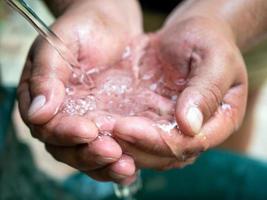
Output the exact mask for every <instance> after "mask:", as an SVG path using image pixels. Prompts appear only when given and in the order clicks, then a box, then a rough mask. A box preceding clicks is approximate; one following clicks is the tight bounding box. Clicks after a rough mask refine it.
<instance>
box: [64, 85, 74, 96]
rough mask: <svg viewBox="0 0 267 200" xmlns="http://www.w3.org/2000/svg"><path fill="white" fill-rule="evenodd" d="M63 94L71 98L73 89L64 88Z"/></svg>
mask: <svg viewBox="0 0 267 200" xmlns="http://www.w3.org/2000/svg"><path fill="white" fill-rule="evenodd" d="M65 92H66V94H67V95H68V96H71V95H73V94H74V88H73V87H66V89H65Z"/></svg>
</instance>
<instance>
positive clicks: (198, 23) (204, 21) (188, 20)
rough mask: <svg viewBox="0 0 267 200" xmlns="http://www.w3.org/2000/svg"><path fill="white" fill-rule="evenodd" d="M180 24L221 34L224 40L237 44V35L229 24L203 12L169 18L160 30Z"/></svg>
mask: <svg viewBox="0 0 267 200" xmlns="http://www.w3.org/2000/svg"><path fill="white" fill-rule="evenodd" d="M181 24H186V26H188V27H189V29H191V30H192V31H195V30H198V31H199V30H202V31H205V30H206V31H212V32H214V34H217V35H219V36H223V37H224V38H225V39H226V40H228V41H229V42H231V43H234V44H236V45H237V36H236V34H235V32H234V31H233V29H232V27H231V25H230V24H229V23H228V22H227V21H225V20H223V19H221V18H219V17H217V16H210V15H205V14H190V15H183V16H181V17H178V16H176V17H175V18H169V19H168V20H167V21H166V23H165V24H164V26H163V28H162V30H161V32H165V31H168V30H170V29H173V28H175V27H178V26H180V25H181Z"/></svg>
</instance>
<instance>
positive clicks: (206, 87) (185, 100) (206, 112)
mask: <svg viewBox="0 0 267 200" xmlns="http://www.w3.org/2000/svg"><path fill="white" fill-rule="evenodd" d="M217 53H218V52H217ZM212 54H213V55H212ZM217 55H220V56H217ZM228 60H229V59H228V58H226V57H224V56H223V54H222V53H220V54H214V53H211V54H210V55H209V56H208V57H206V58H204V59H203V58H200V57H199V56H198V55H195V54H192V57H191V63H192V65H191V71H190V74H189V80H188V84H187V86H186V88H185V89H184V90H183V91H182V93H181V94H180V96H179V98H178V101H177V105H176V120H177V123H178V124H179V127H180V129H181V131H182V132H183V133H184V134H186V135H189V136H194V135H195V134H198V133H199V132H200V130H201V128H202V126H203V124H204V123H205V122H206V121H207V120H208V119H209V118H210V117H211V116H212V115H214V112H215V111H216V110H217V108H218V106H219V105H220V103H222V102H223V99H224V96H225V94H226V93H227V91H228V90H229V88H230V87H232V86H233V85H235V84H239V82H240V81H241V80H236V79H238V78H236V77H237V71H240V70H237V69H240V67H236V66H237V65H238V64H237V62H232V63H231V64H229V63H228ZM241 63H242V62H241ZM230 67H231V68H230ZM233 69H235V70H233ZM240 74H241V73H240Z"/></svg>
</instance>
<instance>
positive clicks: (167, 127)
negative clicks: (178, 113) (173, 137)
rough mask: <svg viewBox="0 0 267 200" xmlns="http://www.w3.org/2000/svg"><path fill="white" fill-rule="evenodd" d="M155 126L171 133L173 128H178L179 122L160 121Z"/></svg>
mask: <svg viewBox="0 0 267 200" xmlns="http://www.w3.org/2000/svg"><path fill="white" fill-rule="evenodd" d="M154 126H157V127H158V128H160V129H161V130H162V131H163V132H166V133H170V132H171V130H173V129H175V128H178V125H177V122H176V121H173V122H170V121H158V122H157V123H156V124H155V125H154Z"/></svg>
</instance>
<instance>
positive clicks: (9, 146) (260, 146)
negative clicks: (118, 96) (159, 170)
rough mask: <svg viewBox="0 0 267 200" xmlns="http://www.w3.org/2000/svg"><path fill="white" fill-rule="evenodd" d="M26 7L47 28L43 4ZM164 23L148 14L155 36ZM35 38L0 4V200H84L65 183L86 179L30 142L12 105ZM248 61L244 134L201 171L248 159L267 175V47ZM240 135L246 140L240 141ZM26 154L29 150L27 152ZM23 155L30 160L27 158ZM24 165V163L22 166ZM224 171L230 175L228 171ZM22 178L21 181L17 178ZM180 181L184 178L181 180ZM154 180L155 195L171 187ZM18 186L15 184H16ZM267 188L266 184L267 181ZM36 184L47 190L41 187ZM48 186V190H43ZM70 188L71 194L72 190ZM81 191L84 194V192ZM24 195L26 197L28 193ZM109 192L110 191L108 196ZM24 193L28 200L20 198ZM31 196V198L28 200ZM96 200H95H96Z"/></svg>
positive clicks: (33, 1) (36, 1) (250, 55)
mask: <svg viewBox="0 0 267 200" xmlns="http://www.w3.org/2000/svg"><path fill="white" fill-rule="evenodd" d="M27 2H28V3H29V5H30V6H31V7H32V8H33V9H34V10H35V11H36V13H37V14H38V15H39V16H40V17H41V18H42V19H44V21H46V22H47V23H48V24H51V23H52V22H53V20H54V19H53V17H52V16H51V14H50V13H49V11H48V10H47V8H46V7H45V6H44V4H43V3H42V2H41V1H39V0H28V1H27ZM164 17H165V15H164V14H159V13H156V12H153V11H149V10H146V12H145V27H146V29H147V30H154V29H156V28H158V27H159V26H160V24H161V23H162V22H163V20H164ZM36 36H37V34H36V32H35V30H34V29H33V28H32V27H31V26H30V25H29V24H28V23H27V22H26V21H25V20H24V19H23V18H22V17H20V16H19V15H18V14H16V13H14V12H12V11H11V10H10V9H9V8H8V7H7V6H6V5H5V4H4V2H3V1H1V2H0V81H1V82H0V84H1V91H0V93H1V94H0V107H1V108H0V111H1V113H0V115H1V118H0V119H1V121H0V126H3V127H1V132H0V135H1V134H2V136H1V137H0V155H1V156H0V163H1V164H0V199H57V198H58V197H60V198H61V199H72V198H73V199H79V198H80V199H82V197H78V196H79V195H78V196H77V194H74V193H77V191H78V188H76V187H75V186H74V185H72V184H70V182H67V180H68V181H69V180H70V179H69V177H73V176H75V177H76V178H77V179H78V180H79V181H80V182H79V184H83V181H84V178H81V175H77V173H76V171H75V170H74V169H72V168H70V167H68V166H66V165H64V164H61V163H59V162H57V161H55V160H54V159H53V158H52V157H51V156H50V155H49V154H48V153H47V152H46V151H45V149H44V146H43V144H42V143H40V142H39V141H38V140H36V139H33V138H32V137H31V135H30V132H29V130H28V128H27V127H26V126H25V125H24V124H23V122H22V120H21V118H20V116H19V113H18V109H17V105H16V103H14V104H12V102H13V101H14V98H15V88H16V86H17V84H18V81H19V78H20V74H21V71H22V68H23V65H24V62H25V58H26V56H27V52H28V50H29V48H30V46H31V44H32V42H33V40H34V38H35V37H36ZM244 56H245V59H246V63H247V65H248V72H249V79H250V96H249V105H248V106H249V107H248V112H247V117H246V119H245V122H244V123H245V125H244V128H243V129H242V130H241V131H240V133H237V134H235V135H234V136H233V137H232V138H231V140H229V141H227V142H226V143H225V144H224V145H222V146H221V149H224V150H223V151H221V150H218V151H217V150H214V152H215V153H214V152H208V154H207V155H206V157H205V156H204V158H203V159H202V160H201V159H200V164H197V166H198V167H200V168H201V166H202V165H201V162H203V163H204V164H207V162H208V161H207V160H209V159H210V158H212V159H218V158H217V157H218V156H221V160H220V162H223V161H225V162H228V160H227V159H228V157H231V156H233V157H231V158H230V160H232V159H234V160H235V159H236V160H238V159H240V160H241V161H240V163H243V164H244V163H246V162H245V161H244V160H246V161H247V159H249V162H250V161H251V162H254V161H255V162H256V163H259V165H260V166H262V168H261V169H262V170H263V171H262V174H267V171H266V170H267V167H266V166H265V165H267V164H266V163H265V162H266V161H267V150H266V144H267V123H266V122H267V103H266V102H267V84H266V81H265V79H266V78H267V76H266V75H267V45H266V44H264V43H262V44H260V45H259V46H258V47H256V48H255V49H254V50H253V51H251V52H248V53H247V54H246V55H244ZM10 114H12V115H10ZM250 130H252V131H251V133H252V134H249V133H247V132H250ZM240 134H241V135H243V136H242V137H241V135H240ZM246 134H247V135H246ZM244 135H246V137H245V139H244V141H242V142H239V144H240V143H241V144H240V145H236V144H237V143H236V141H239V140H243V139H241V138H244ZM20 145H23V146H20ZM25 148H26V149H27V150H25ZM229 150H230V152H229ZM24 155H27V156H26V157H24ZM21 159H23V160H22V161H21ZM224 159H225V160H224ZM243 159H244V160H243ZM250 159H251V160H250ZM20 163H22V164H20ZM203 163H202V164H203ZM27 165H34V166H35V167H34V168H29V167H27ZM223 165H225V164H223ZM237 165H238V164H237ZM11 166H12V167H11ZM248 166H250V164H248ZM253 166H254V165H253ZM255 166H256V167H255ZM255 166H254V168H249V170H251V171H255V169H258V168H257V166H258V165H256V164H255ZM16 167H17V168H19V167H21V168H22V170H20V169H15V168H16ZM265 168H266V170H265ZM225 169H229V171H227V170H225ZM225 169H224V171H223V173H226V174H227V173H228V175H229V173H230V171H231V170H232V169H230V168H229V166H227V165H226V167H225ZM190 170H191V171H190ZM193 171H194V169H193V168H191V169H189V171H188V170H187V171H186V172H184V173H183V175H184V176H185V174H186V173H189V172H190V173H193ZM219 171H220V169H218V173H219ZM265 171H266V172H265ZM30 172H32V173H33V172H34V173H35V175H34V176H32V175H30V174H31V173H30ZM231 172H232V171H231ZM258 172H259V171H258ZM28 173H29V174H28ZM148 173H150V172H148ZM190 173H189V174H190ZM246 173H248V171H244V172H243V174H242V173H241V174H242V176H243V175H244V176H245V174H246ZM253 173H255V172H253ZM215 174H216V173H215ZM239 175H240V174H239ZM19 176H21V177H22V178H19ZM77 176H79V177H77ZM177 176H181V175H180V174H178V175H177ZM207 176H208V174H207ZM233 176H234V175H233ZM27 177H28V178H29V179H30V178H32V180H34V181H33V182H31V183H28V182H29V180H27ZM188 177H190V175H188ZM229 177H230V176H229ZM184 178H185V177H184ZM148 180H150V179H148ZM153 180H154V179H153ZM155 180H157V181H158V182H157V181H156V182H154V183H153V184H154V185H153V184H152V182H153V181H151V180H150V182H151V183H150V184H152V186H151V185H150V186H149V187H150V188H152V189H151V191H154V190H156V189H155V188H161V189H162V188H163V186H162V184H163V185H164V184H167V183H166V181H165V182H164V180H165V179H164V178H159V177H157V179H155ZM200 180H203V179H201V177H199V181H200ZM14 181H15V182H16V184H14ZM23 181H24V182H23ZM42 181H43V182H42ZM86 181H87V180H85V182H86ZM213 181H215V180H213ZM227 181H229V184H230V182H231V181H232V183H233V182H234V181H233V179H232V178H231V177H230V178H229V180H228V179H227ZM227 181H225V183H223V184H222V185H221V186H220V187H221V188H223V185H225V184H228V182H227ZM247 181H248V180H247ZM254 181H256V180H254ZM262 181H264V180H262ZM167 182H168V181H167ZM189 182H190V181H188V184H189ZM191 182H192V181H191ZM237 182H238V181H237ZM26 183H27V184H28V185H29V187H24V188H23V187H22V185H23V184H24V185H25V184H26ZM42 183H45V184H42ZM155 183H158V184H155ZM238 183H240V182H238ZM242 183H243V182H242ZM259 183H262V182H259ZM259 183H258V184H259ZM265 183H267V176H266V181H265ZM20 184H21V185H20ZM38 184H39V185H43V186H40V187H39V186H38V187H37V185H38ZM54 184H55V185H54ZM177 184H179V183H177ZM254 184H255V185H257V183H256V182H254ZM7 185H8V186H7ZM45 185H47V188H48V189H47V188H46V189H45ZM49 185H50V188H49ZM52 185H53V187H54V188H53V189H51V186H52ZM62 185H63V186H62ZM148 185H149V184H148ZM189 185H190V184H189ZM189 185H188V187H189ZM19 187H22V189H21V190H20V189H19ZM70 187H71V188H72V189H70ZM149 187H148V188H149ZM164 187H165V186H164ZM184 187H185V186H184ZM218 187H219V186H218ZM243 187H244V186H243ZM33 188H35V189H34V190H35V193H36V191H39V192H41V191H43V190H46V192H44V193H42V195H43V196H42V197H41V195H40V193H38V194H36V195H37V196H34V191H33ZM73 188H74V189H73ZM108 188H109V187H108ZM79 189H80V190H81V188H79ZM243 189H244V188H243ZM25 190H27V191H26V192H25ZM70 190H72V192H69V191H70ZM74 190H75V191H74ZM107 190H108V189H107V188H106V189H105V191H107ZM10 191H17V193H19V194H20V196H19V197H18V198H12V194H10V193H11V192H10ZM101 191H102V192H103V191H104V189H103V187H101ZM203 191H204V189H203ZM203 191H199V194H203V193H204V192H203ZM80 192H81V191H80ZM83 192H85V193H86V195H89V196H90V194H91V193H88V191H87V190H86V189H85V191H83ZM24 193H25V197H24V196H23V195H21V194H24ZM31 193H32V196H31V195H30V194H31ZM154 193H155V191H154ZM217 193H218V191H217ZM27 195H28V196H27ZM57 195H59V196H57ZM75 195H76V196H75ZM184 195H185V196H184V197H186V195H188V194H184ZM63 197H65V198H63ZM87 197H88V196H87ZM230 197H231V195H230ZM232 197H233V198H232V199H235V198H234V197H235V196H233V195H232ZM265 197H266V198H267V196H265ZM87 199H91V198H87ZM92 199H94V198H93V197H92ZM184 199H186V198H184ZM228 199H229V198H228ZM230 199H231V198H230Z"/></svg>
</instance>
